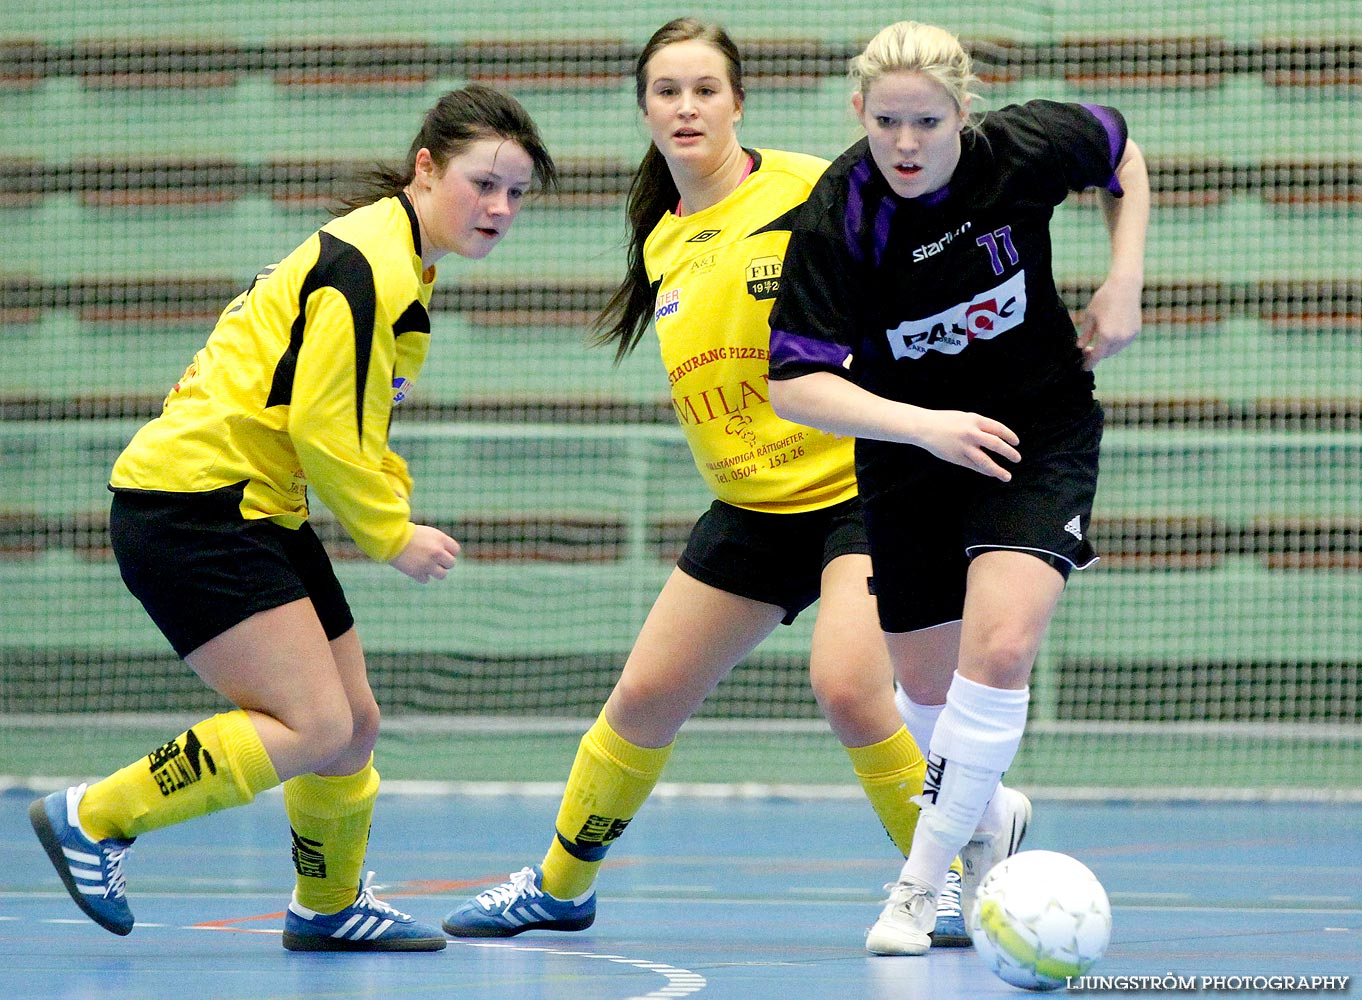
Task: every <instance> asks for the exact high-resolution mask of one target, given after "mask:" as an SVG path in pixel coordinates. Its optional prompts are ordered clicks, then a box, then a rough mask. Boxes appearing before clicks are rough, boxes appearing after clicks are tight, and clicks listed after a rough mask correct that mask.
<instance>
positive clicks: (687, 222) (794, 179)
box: [643, 149, 856, 514]
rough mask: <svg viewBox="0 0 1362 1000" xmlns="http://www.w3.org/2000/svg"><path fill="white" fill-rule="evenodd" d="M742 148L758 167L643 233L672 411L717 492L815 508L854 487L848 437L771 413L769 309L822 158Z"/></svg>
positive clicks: (792, 508) (785, 509)
mask: <svg viewBox="0 0 1362 1000" xmlns="http://www.w3.org/2000/svg"><path fill="white" fill-rule="evenodd" d="M747 152H748V154H749V155H751V156H752V158H753V170H752V172H751V174H750V175H749V176H748V177H747V179H746V180H745V181H743V182H742V183H741V184H739V185H738V187H737V188H736V189H735V190H734V191H733V192H732V193H731V194H729V195H728V197H726V198H724V199H723V200H722V201H720V202H719V203H718V204H716V205H712V206H710V207H709V208H706V209H704V210H703V211H699V212H695V213H693V214H690V215H683V216H677V215H675V214H673V213H671V212H668V213H667V214H666V215H665V216H663V217H662V219H661V220H660V221H659V222H658V224H657V225H656V226H655V227H654V229H653V231H652V233H650V234H649V236H648V239H647V240H646V241H645V242H644V245H643V260H644V264H645V266H646V267H647V269H648V280H649V281H651V282H653V284H654V285H655V287H656V291H657V300H656V306H655V311H654V314H653V319H654V325H655V326H656V328H657V338H658V344H659V346H660V348H661V351H662V361H663V363H664V364H665V365H666V366H667V374H668V381H669V382H670V383H671V393H672V409H673V410H674V411H675V413H676V419H677V420H678V421H679V422H680V424H681V427H682V428H683V429H684V431H685V433H686V440H687V443H688V444H689V445H690V450H691V454H692V456H693V457H694V459H695V465H696V468H698V469H699V470H700V475H701V476H703V477H704V479H705V482H706V483H707V484H708V485H709V487H710V489H711V490H713V491H714V495H715V496H716V497H718V498H719V499H720V500H723V501H724V502H726V503H730V504H733V505H734V506H737V507H745V508H748V509H750V510H757V511H764V512H767V513H774V514H792V513H797V512H800V511H807V510H818V509H820V508H823V507H828V506H831V505H832V504H835V503H840V502H841V501H843V500H848V499H850V498H851V497H853V496H855V495H856V473H855V469H854V460H853V447H854V444H853V441H852V439H851V438H837V437H834V436H833V435H831V434H826V433H824V432H823V431H819V430H815V429H814V428H812V427H805V426H802V425H800V424H795V423H791V422H790V421H788V420H786V419H784V418H783V417H780V416H778V415H777V414H776V411H775V409H774V408H772V406H771V402H770V398H771V394H770V391H769V390H768V388H767V381H768V371H769V361H768V358H769V353H770V352H769V346H770V339H771V330H770V326H769V325H768V319H769V316H770V312H771V306H772V304H773V303H774V302H775V298H776V292H777V290H778V289H779V287H780V275H781V268H782V266H783V258H784V255H785V247H786V244H787V243H788V242H789V239H790V226H791V221H792V216H793V213H794V210H795V209H797V208H798V207H799V206H800V205H801V204H802V203H803V202H804V200H805V199H806V198H807V197H808V196H809V192H810V191H811V190H812V189H813V185H814V183H815V182H816V181H817V180H818V178H819V176H821V174H822V173H823V170H824V168H825V167H826V166H827V161H826V160H821V159H818V158H817V157H814V156H806V155H804V154H802V153H788V152H784V151H782V150H774V149H764V150H748V151H747Z"/></svg>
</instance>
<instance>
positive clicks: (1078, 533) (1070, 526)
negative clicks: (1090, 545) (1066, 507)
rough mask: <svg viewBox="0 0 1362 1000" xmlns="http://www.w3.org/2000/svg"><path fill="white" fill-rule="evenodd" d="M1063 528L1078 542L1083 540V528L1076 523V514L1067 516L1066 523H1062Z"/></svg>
mask: <svg viewBox="0 0 1362 1000" xmlns="http://www.w3.org/2000/svg"><path fill="white" fill-rule="evenodd" d="M1064 530H1065V531H1067V532H1068V533H1069V534H1071V535H1073V536H1074V537H1075V538H1077V539H1078V540H1079V541H1080V542H1081V541H1083V528H1082V526H1081V525H1079V523H1078V515H1077V514H1075V515H1074V516H1073V517H1071V518H1069V521H1068V523H1067V524H1065V525H1064Z"/></svg>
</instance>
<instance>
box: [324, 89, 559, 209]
mask: <svg viewBox="0 0 1362 1000" xmlns="http://www.w3.org/2000/svg"><path fill="white" fill-rule="evenodd" d="M480 139H505V140H507V141H509V142H514V143H516V144H517V145H519V146H520V147H521V148H522V149H524V150H525V152H526V153H528V154H529V157H530V162H531V163H532V164H533V167H534V180H535V186H536V188H537V189H538V190H540V191H551V190H553V189H554V188H556V187H557V186H558V168H557V167H556V166H555V165H554V162H553V157H552V156H550V155H549V151H548V148H547V147H546V146H545V145H544V140H543V139H541V138H540V137H539V129H538V127H537V126H536V125H535V123H534V119H533V118H531V117H530V115H529V112H527V111H526V110H525V109H524V107H522V106H521V104H520V102H519V101H517V100H516V99H515V98H514V97H511V96H510V95H509V94H504V93H502V92H501V91H499V90H497V89H495V88H493V87H488V86H485V85H484V84H481V83H470V84H469V85H468V86H466V87H462V88H460V89H459V90H451V91H449V92H448V93H446V94H445V95H444V96H443V97H441V98H440V99H439V100H438V101H436V102H435V106H434V107H432V108H431V109H430V110H429V111H427V112H426V116H425V118H424V120H423V121H422V122H421V130H420V131H419V132H417V133H416V138H415V139H413V140H412V143H411V149H409V150H408V151H407V159H406V162H405V163H403V165H402V166H400V167H397V166H390V165H388V164H382V163H380V164H377V165H376V166H374V167H373V168H372V169H371V170H369V171H368V172H367V173H365V174H362V175H361V176H360V178H359V180H358V182H357V187H356V189H355V190H354V191H353V192H351V193H350V194H348V195H346V196H344V197H343V198H342V199H341V205H342V206H343V207H342V208H341V209H339V210H338V212H337V214H344V213H345V212H348V211H350V210H351V209H354V208H360V207H361V206H364V205H368V204H371V203H372V202H375V201H378V200H379V199H380V198H391V197H395V196H396V195H397V194H399V193H400V192H401V191H402V190H403V189H404V188H406V186H407V185H408V184H410V183H411V181H412V178H413V177H415V176H416V154H417V153H419V152H420V151H421V150H422V149H428V150H430V157H431V159H432V160H433V161H434V162H435V167H436V169H437V170H441V171H443V170H444V168H445V167H446V166H447V165H448V163H449V161H450V160H451V159H453V158H454V157H456V156H458V155H459V154H460V153H462V152H463V151H464V150H465V149H467V148H468V147H469V146H471V145H472V144H473V143H475V142H477V141H478V140H480Z"/></svg>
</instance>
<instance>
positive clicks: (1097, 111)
mask: <svg viewBox="0 0 1362 1000" xmlns="http://www.w3.org/2000/svg"><path fill="white" fill-rule="evenodd" d="M1082 106H1083V107H1085V108H1087V109H1088V110H1089V111H1090V112H1091V113H1092V116H1093V117H1094V118H1096V119H1097V120H1098V121H1099V122H1101V123H1102V127H1103V128H1104V129H1106V130H1107V145H1108V147H1109V148H1110V150H1111V155H1110V157H1109V159H1110V161H1111V171H1112V173H1111V180H1110V181H1108V182H1107V190H1108V191H1110V192H1111V193H1112V194H1114V195H1121V194H1124V193H1125V192H1124V191H1122V190H1121V182H1120V181H1118V180H1117V179H1116V164H1117V163H1118V162H1120V159H1119V157H1120V153H1121V142H1122V140H1121V128H1120V126H1119V125H1117V123H1116V119H1115V118H1114V117H1113V116H1112V114H1111V112H1110V111H1109V110H1108V109H1106V108H1104V107H1102V106H1101V105H1100V104H1084V105H1082Z"/></svg>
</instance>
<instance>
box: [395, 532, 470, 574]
mask: <svg viewBox="0 0 1362 1000" xmlns="http://www.w3.org/2000/svg"><path fill="white" fill-rule="evenodd" d="M413 527H414V528H415V529H416V530H415V532H413V534H412V536H411V541H409V542H408V543H407V547H406V548H404V549H403V550H402V551H401V552H399V553H398V554H397V555H395V556H393V558H392V559H391V560H389V565H391V566H395V567H397V568H398V569H400V570H401V571H402V572H403V573H406V574H407V576H409V577H411V578H412V579H413V580H415V581H416V582H417V583H429V582H430V581H431V580H443V579H444V578H445V577H446V576H447V575H449V570H450V568H451V567H452V566H453V565H454V560H455V559H457V558H458V557H459V543H458V542H456V541H454V539H452V538H450V537H449V536H448V535H446V534H445V533H444V532H443V531H441V530H440V529H439V528H432V527H431V526H430V525H428V524H417V525H413Z"/></svg>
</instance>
